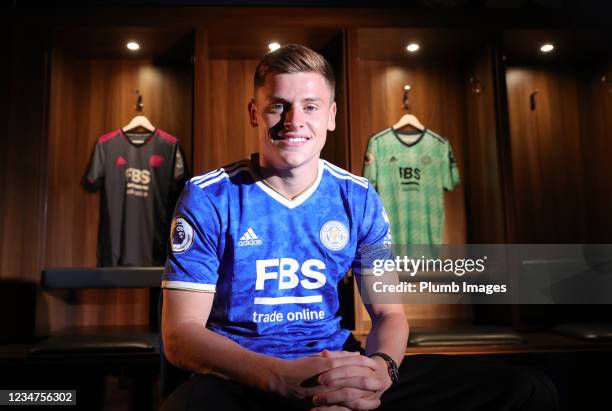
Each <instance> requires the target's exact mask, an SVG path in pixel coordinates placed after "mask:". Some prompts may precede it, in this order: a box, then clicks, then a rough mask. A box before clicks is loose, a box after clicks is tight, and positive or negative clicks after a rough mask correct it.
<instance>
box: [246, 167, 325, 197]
mask: <svg viewBox="0 0 612 411" xmlns="http://www.w3.org/2000/svg"><path fill="white" fill-rule="evenodd" d="M257 160H259V161H257ZM261 163H262V162H261V159H258V157H254V159H253V165H254V166H255V167H257V172H258V173H259V176H260V177H261V178H262V181H263V182H264V184H266V185H267V186H269V187H270V188H272V189H273V190H274V191H276V192H277V193H279V194H280V195H282V196H283V197H285V198H287V199H290V200H293V199H295V198H296V197H298V196H299V195H300V194H302V193H303V192H305V191H306V190H308V189H309V188H310V187H311V186H312V185H313V184H314V183H315V182H316V181H317V176H318V174H319V161H318V160H317V161H316V162H313V164H304V165H303V166H302V167H299V168H293V169H287V170H279V169H276V168H274V167H271V166H270V165H264V164H261Z"/></svg>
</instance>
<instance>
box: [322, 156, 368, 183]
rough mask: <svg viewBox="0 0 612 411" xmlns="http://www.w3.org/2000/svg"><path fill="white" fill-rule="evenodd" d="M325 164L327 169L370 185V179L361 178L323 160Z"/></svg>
mask: <svg viewBox="0 0 612 411" xmlns="http://www.w3.org/2000/svg"><path fill="white" fill-rule="evenodd" d="M323 164H324V165H325V166H327V168H330V169H332V170H333V171H335V172H336V173H338V174H341V175H344V176H348V177H352V178H354V179H355V180H358V181H361V182H362V183H365V184H368V179H367V178H365V177H361V176H357V175H355V174H352V173H349V172H348V171H346V170H344V169H342V168H340V167H338V166H337V165H334V164H332V163H330V162H328V161H325V160H323Z"/></svg>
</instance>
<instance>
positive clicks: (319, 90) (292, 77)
mask: <svg viewBox="0 0 612 411" xmlns="http://www.w3.org/2000/svg"><path fill="white" fill-rule="evenodd" d="M255 93H256V94H255V100H254V101H251V103H249V115H250V119H251V125H253V126H254V127H257V129H258V137H259V153H260V154H259V155H260V162H261V165H262V166H266V167H273V168H275V169H277V170H289V169H296V168H302V167H305V168H304V169H306V170H308V169H310V168H312V169H314V170H316V168H317V164H318V159H319V155H320V153H321V150H322V149H323V146H324V145H325V139H326V137H327V131H328V130H329V131H332V130H334V129H335V128H336V120H335V118H336V103H335V102H332V101H331V100H332V93H331V90H330V87H329V85H328V84H327V81H326V80H325V78H324V77H323V76H322V75H321V74H318V73H292V74H270V75H268V76H267V77H266V81H265V83H264V85H263V86H262V87H259V88H258V89H257V90H256V91H255Z"/></svg>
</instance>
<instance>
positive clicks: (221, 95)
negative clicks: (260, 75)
mask: <svg viewBox="0 0 612 411" xmlns="http://www.w3.org/2000/svg"><path fill="white" fill-rule="evenodd" d="M258 62H259V60H254V59H211V61H210V66H209V69H210V81H209V84H210V91H209V92H208V93H207V95H208V107H207V108H206V110H207V111H210V113H208V114H206V115H207V118H208V119H209V120H210V121H209V122H208V124H207V126H206V129H207V130H208V131H207V136H208V138H207V139H206V140H205V141H203V142H202V143H203V145H202V147H203V148H202V150H204V151H205V152H204V153H203V154H204V156H205V158H206V159H207V161H206V163H205V165H204V166H205V168H204V170H201V171H205V170H211V169H214V168H217V167H221V166H223V165H226V164H229V163H231V162H234V161H238V160H242V159H244V158H248V157H249V156H250V155H251V153H255V152H257V151H258V150H257V147H258V144H259V143H258V139H257V129H255V128H253V127H251V124H250V122H249V115H248V110H247V105H248V102H249V101H250V100H251V98H252V97H253V72H254V70H255V67H256V66H257V63H258Z"/></svg>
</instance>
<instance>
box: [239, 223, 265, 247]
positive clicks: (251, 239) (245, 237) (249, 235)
mask: <svg viewBox="0 0 612 411" xmlns="http://www.w3.org/2000/svg"><path fill="white" fill-rule="evenodd" d="M262 242H263V241H261V240H260V239H259V238H258V237H257V234H255V231H253V229H252V228H251V227H249V229H248V230H246V232H245V233H244V234H242V237H240V241H238V247H245V246H248V245H261V243H262Z"/></svg>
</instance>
